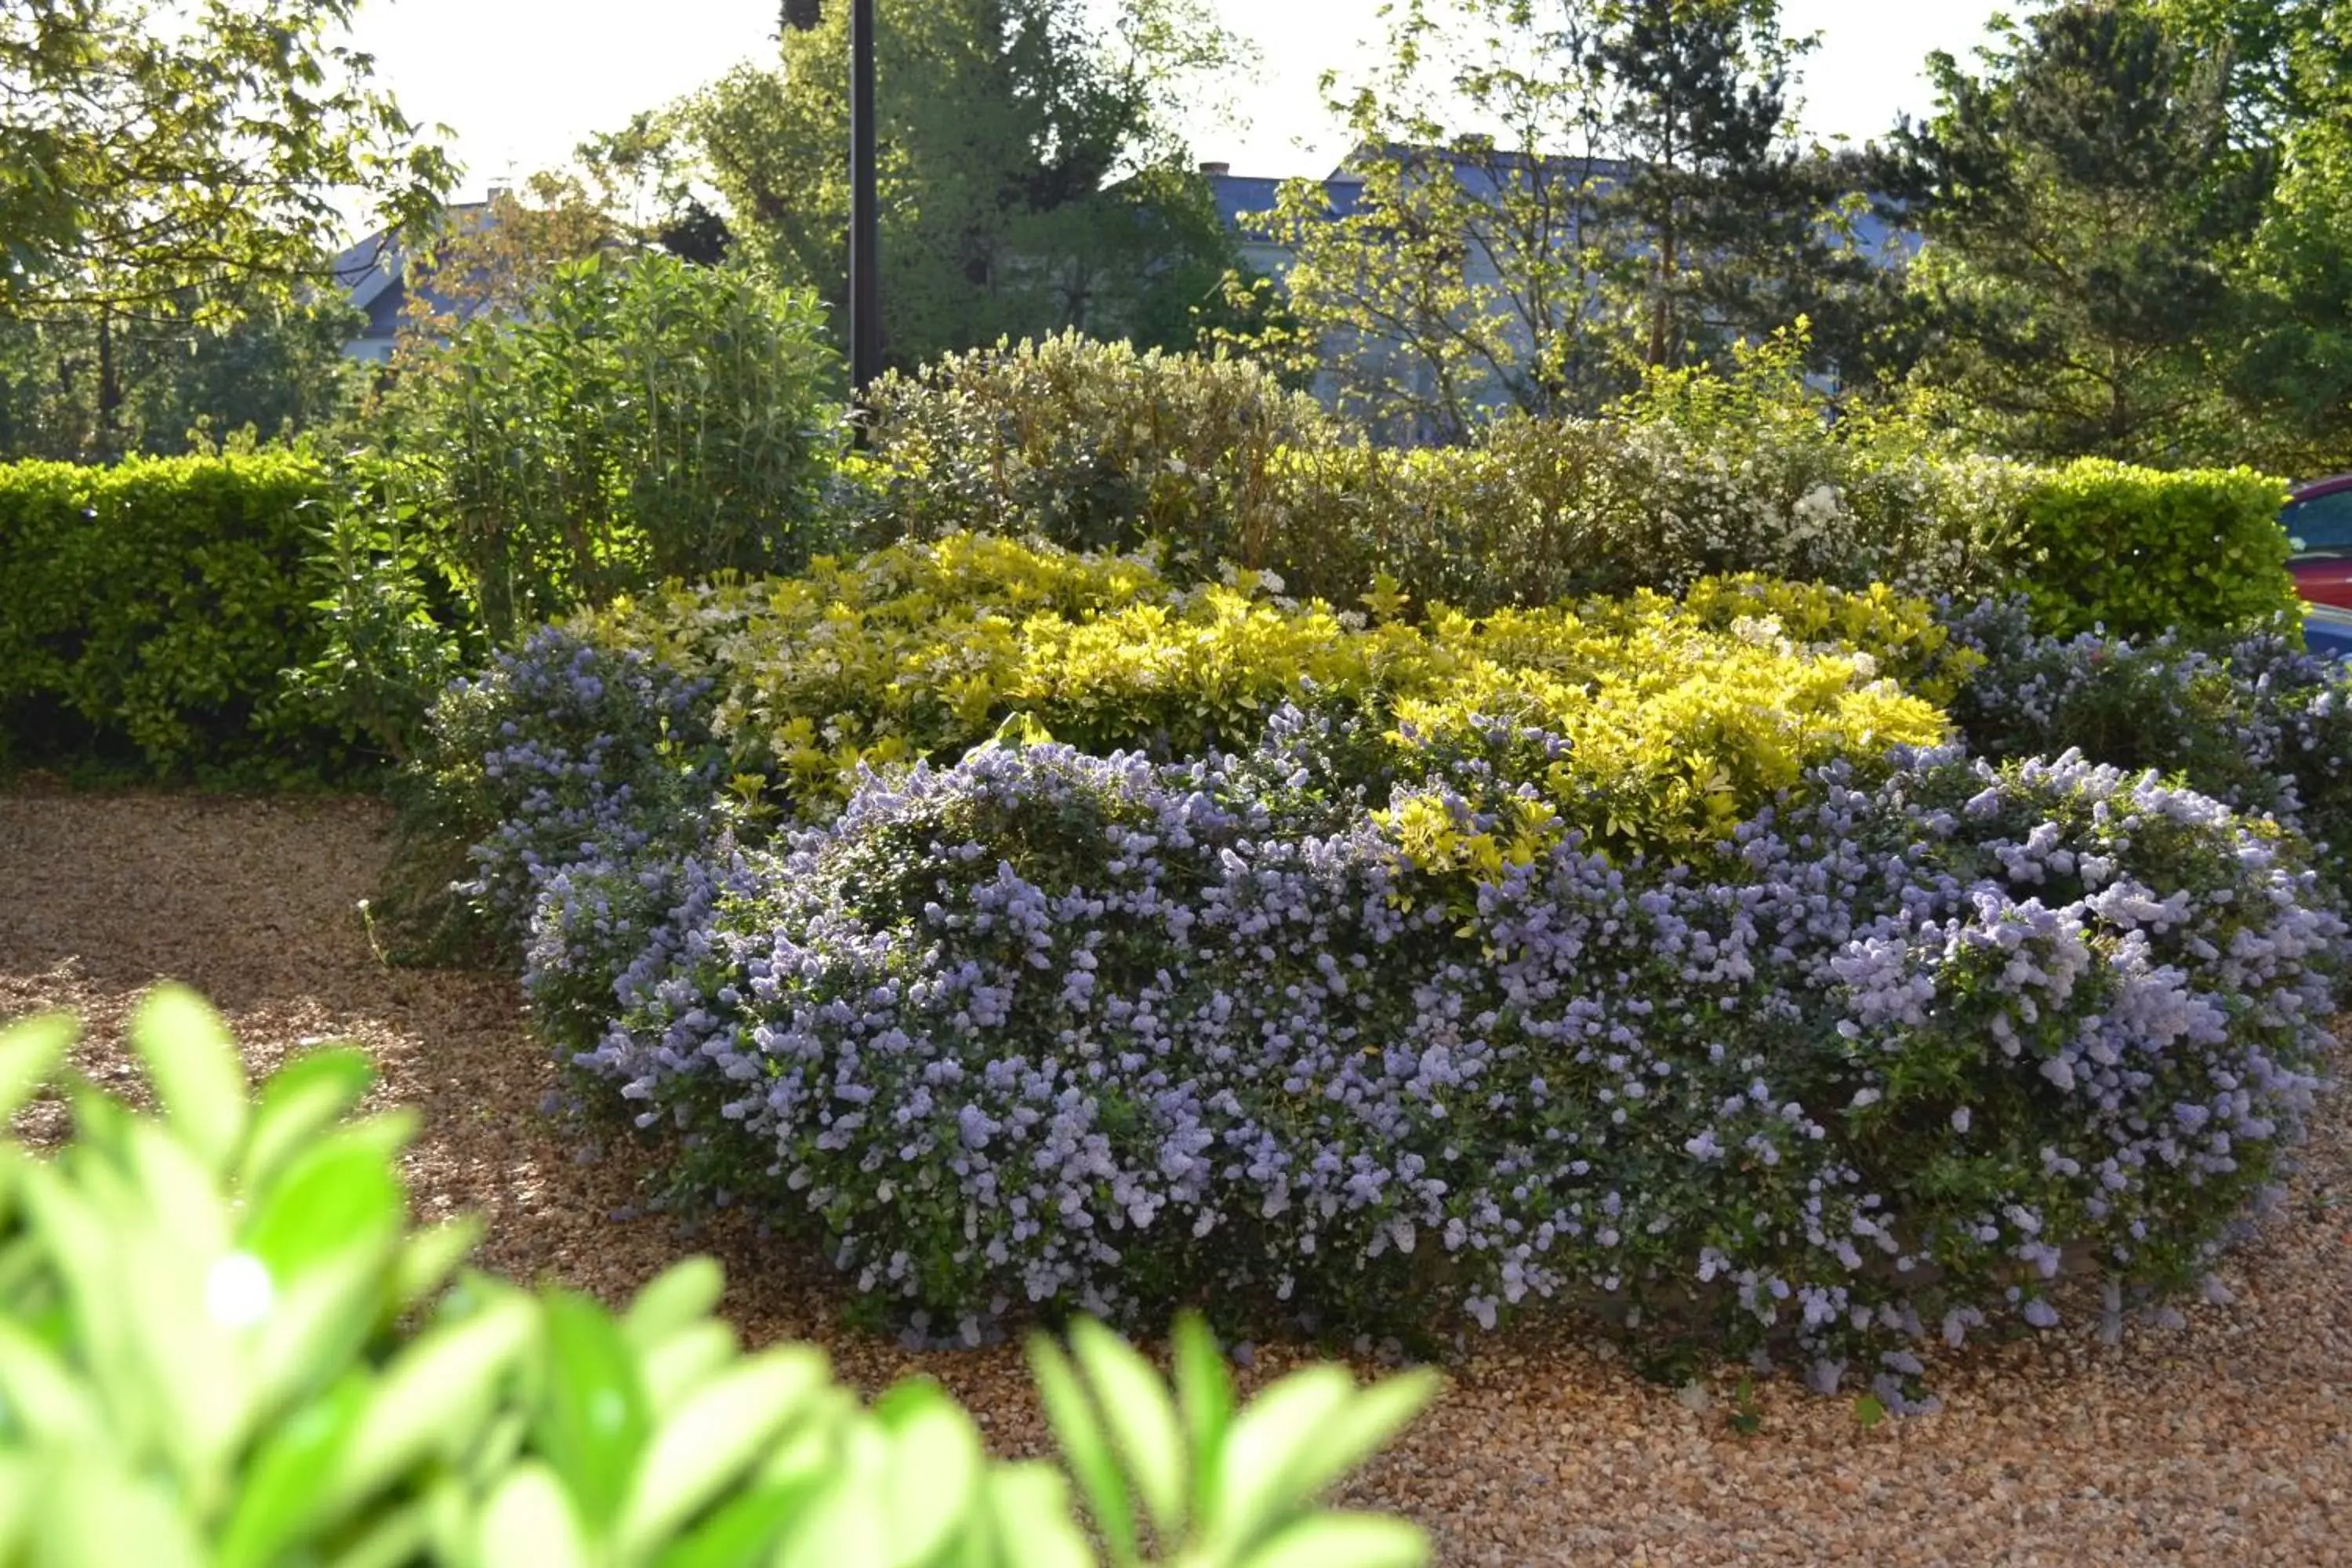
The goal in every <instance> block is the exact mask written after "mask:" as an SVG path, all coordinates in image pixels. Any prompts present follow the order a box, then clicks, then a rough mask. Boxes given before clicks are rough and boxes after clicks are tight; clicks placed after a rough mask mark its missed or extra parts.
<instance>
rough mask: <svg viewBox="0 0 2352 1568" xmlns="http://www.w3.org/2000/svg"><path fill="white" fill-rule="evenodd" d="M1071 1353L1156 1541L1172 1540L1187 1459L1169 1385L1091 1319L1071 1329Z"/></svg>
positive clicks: (1179, 1522)
mask: <svg viewBox="0 0 2352 1568" xmlns="http://www.w3.org/2000/svg"><path fill="white" fill-rule="evenodd" d="M1070 1349H1071V1351H1072V1352H1073V1353H1074V1354H1075V1355H1076V1358H1077V1363H1078V1365H1079V1367H1080V1368H1081V1369H1082V1370H1084V1371H1085V1373H1086V1374H1087V1381H1088V1382H1089V1383H1091V1384H1093V1385H1094V1392H1095V1397H1096V1400H1097V1403H1098V1404H1099V1405H1100V1406H1101V1409H1102V1413H1103V1416H1104V1419H1105V1420H1106V1421H1107V1422H1108V1424H1109V1426H1110V1430H1111V1436H1113V1437H1114V1438H1116V1439H1117V1440H1118V1451H1119V1456H1120V1457H1121V1458H1124V1459H1125V1460H1126V1461H1127V1473H1128V1475H1129V1478H1131V1479H1133V1480H1134V1482H1135V1487H1136V1489H1137V1490H1138V1491H1139V1492H1140V1493H1141V1494H1142V1496H1143V1501H1144V1506H1145V1507H1147V1508H1149V1509H1150V1510H1151V1519H1152V1522H1153V1524H1154V1526H1155V1527H1156V1528H1157V1529H1158V1531H1159V1532H1160V1539H1161V1540H1163V1541H1172V1540H1175V1539H1176V1538H1178V1537H1179V1536H1180V1535H1181V1533H1182V1531H1183V1529H1184V1507H1185V1502H1186V1498H1185V1489H1184V1479H1185V1473H1184V1471H1185V1459H1186V1458H1187V1456H1186V1454H1185V1451H1184V1435H1183V1432H1182V1430H1181V1428H1180V1427H1179V1426H1177V1423H1176V1406H1175V1404H1174V1402H1173V1401H1171V1399H1170V1398H1169V1396H1168V1385H1167V1384H1165V1383H1163V1382H1161V1381H1160V1374H1159V1373H1157V1372H1155V1371H1153V1370H1152V1367H1151V1363H1149V1362H1147V1361H1145V1360H1144V1359H1143V1357H1142V1356H1140V1355H1139V1354H1137V1353H1136V1352H1135V1350H1134V1349H1133V1348H1132V1347H1131V1346H1129V1344H1128V1342H1126V1341H1125V1340H1122V1339H1120V1338H1119V1337H1118V1335H1117V1334H1114V1333H1112V1332H1111V1331H1109V1330H1108V1329H1107V1328H1104V1327H1103V1326H1102V1325H1101V1324H1100V1323H1097V1322H1096V1321H1094V1320H1093V1319H1091V1318H1082V1319H1080V1320H1078V1321H1076V1322H1075V1323H1073V1324H1071V1325H1070Z"/></svg>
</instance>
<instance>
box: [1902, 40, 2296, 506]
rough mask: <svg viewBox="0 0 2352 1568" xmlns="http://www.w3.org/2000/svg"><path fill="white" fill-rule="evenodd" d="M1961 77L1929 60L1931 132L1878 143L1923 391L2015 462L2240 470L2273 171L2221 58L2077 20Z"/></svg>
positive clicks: (2258, 122) (2000, 50)
mask: <svg viewBox="0 0 2352 1568" xmlns="http://www.w3.org/2000/svg"><path fill="white" fill-rule="evenodd" d="M1979 61H1980V68H1979V71H1978V72H1976V73H1971V72H1969V71H1967V70H1964V69H1962V68H1960V67H1959V65H1958V63H1957V62H1956V61H1955V60H1953V58H1951V57H1949V56H1948V55H1937V56H1934V57H1931V58H1930V61H1929V66H1930V70H1931V72H1932V74H1933V76H1934V79H1935V82H1936V88H1937V113H1936V115H1935V117H1934V118H1933V119H1932V120H1931V121H1928V122H1927V124H1926V125H1924V126H1911V125H1907V124H1906V126H1904V127H1903V128H1902V129H1901V130H1900V131H1898V132H1897V135H1896V144H1897V146H1898V148H1899V149H1900V151H1901V153H1903V155H1904V156H1905V157H1906V159H1907V160H1908V162H1909V164H1910V171H1909V176H1908V177H1909V181H1910V184H1911V188H1910V190H1909V191H1908V193H1907V194H1908V195H1910V197H1911V199H1912V211H1913V216H1914V219H1915V221H1916V223H1917V224H1918V225H1919V226H1920V227H1921V228H1922V230H1923V231H1924V232H1925V233H1926V235H1927V238H1928V241H1929V245H1928V249H1927V254H1926V255H1925V256H1924V257H1923V258H1922V260H1921V263H1920V265H1918V266H1917V267H1916V268H1914V272H1913V276H1914V279H1915V281H1916V286H1917V290H1918V293H1917V298H1918V300H1919V303H1920V305H1921V306H1922V308H1923V309H1924V310H1925V311H1926V312H1927V319H1928V322H1929V327H1930V334H1931V335H1930V348H1929V350H1928V353H1927V358H1926V359H1925V361H1924V362H1923V363H1922V365H1921V369H1920V375H1921V377H1922V379H1923V380H1925V381H1926V382H1927V383H1929V384H1933V385H1934V386H1936V387H1937V388H1938V389H1939V390H1940V391H1941V392H1942V393H1944V394H1946V395H1947V396H1946V399H1945V401H1946V403H1947V405H1948V407H1949V408H1950V409H1951V410H1952V413H1953V416H1954V418H1955V419H1956V421H1957V423H1958V425H1959V426H1960V427H1961V428H1962V429H1963V430H1965V431H1966V432H1967V433H1968V434H1969V435H1970V436H1971V437H1974V438H1976V439H1977V440H1979V441H1980V442H1983V443H1985V444H1988V445H1991V446H1994V447H2000V448H2002V449H2005V450H2008V451H2011V452H2015V453H2019V454H2021V455H2025V456H2031V457H2042V458H2064V457H2072V456H2078V455H2084V454H2093V455H2099V456H2105V457H2112V458H2124V459H2127V460H2132V461H2139V462H2154V463H2178V462H2194V461H2200V460H2203V459H2206V458H2219V459H2223V460H2229V461H2236V460H2239V459H2240V458H2242V457H2244V456H2245V455H2246V452H2245V447H2244V436H2245V432H2244V431H2243V429H2242V422H2241V418H2240V411H2239V409H2238V407H2237V406H2236V405H2234V404H2233V403H2232V401H2231V397H2230V395H2229V393H2228V385H2227V383H2228V380H2229V378H2230V375H2231V361H2232V358H2233V355H2234V353H2235V345H2236V344H2237V343H2238V342H2240V341H2241V339H2242V335H2243V332H2244V329H2245V327H2246V325H2247V310H2248V306H2249V303H2250V300H2249V298H2248V296H2247V295H2246V293H2245V291H2244V289H2243V287H2242V276H2241V269H2240V265H2239V264H2240V262H2241V261H2242V258H2243V257H2244V255H2245V253H2246V250H2247V247H2249V246H2250V245H2251V244H2252V242H2253V240H2254V237H2255V236H2256V234H2257V233H2258V232H2259V231H2260V230H2261V229H2262V227H2263V225H2264V222H2265V215H2266V213H2267V212H2268V210H2269V206H2270V203H2271V199H2272V195H2273V188H2274V185H2275V183H2276V179H2277V174H2278V160H2277V155H2276V152H2275V147H2274V145H2273V143H2271V142H2269V141H2268V140H2267V133H2266V132H2263V130H2262V129H2261V128H2262V125H2263V117H2262V116H2260V115H2254V116H2249V115H2248V114H2247V113H2246V112H2245V111H2246V110H2248V109H2249V108H2250V107H2251V106H2250V105H2249V104H2247V103H2245V102H2242V101H2238V102H2233V97H2234V95H2233V92H2232V86H2233V82H2232V76H2233V72H2232V68H2231V61H2230V60H2229V58H2228V57H2227V55H2226V53H2225V52H2211V51H2206V50H2200V49H2198V48H2196V47H2192V46H2191V44H2190V42H2189V39H2188V38H2186V37H2184V36H2183V35H2182V34H2181V33H2180V32H2179V30H2177V28H2175V27H2174V26H2168V23H2167V21H2166V19H2165V17H2164V16H2163V15H2162V14H2161V13H2160V12H2159V11H2158V10H2156V9H2153V8H2151V7H2148V6H2144V5H2125V4H2111V3H2076V4H2067V5H2059V6H2056V7H2054V8H2053V9H2051V10H2049V11H2047V12H2045V13H2043V14H2042V15H2040V16H2035V17H2033V18H2032V19H2031V20H2030V21H2028V22H2025V23H2022V24H2018V23H2011V24H2007V25H2005V26H2003V27H2002V29H2001V30H2000V39H1999V42H1997V43H1996V44H1994V45H1992V46H1990V47H1987V48H1986V49H1984V50H1983V51H1980V56H1979Z"/></svg>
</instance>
